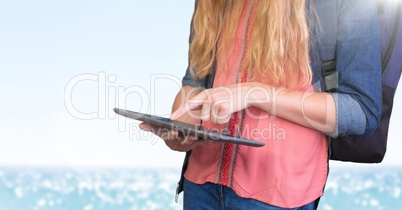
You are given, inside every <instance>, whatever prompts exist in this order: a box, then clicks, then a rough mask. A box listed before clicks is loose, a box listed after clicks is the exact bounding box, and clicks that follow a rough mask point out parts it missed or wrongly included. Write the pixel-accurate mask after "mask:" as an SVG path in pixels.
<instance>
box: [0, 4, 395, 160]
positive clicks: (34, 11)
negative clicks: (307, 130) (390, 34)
mask: <svg viewBox="0 0 402 210" xmlns="http://www.w3.org/2000/svg"><path fill="white" fill-rule="evenodd" d="M193 4H194V1H183V0H170V1H165V0H154V1H143V0H131V1H128V0H121V1H113V2H112V1H104V0H103V1H94V0H88V1H77V0H69V1H67V0H61V1H53V0H41V1H26V0H16V1H0V72H1V76H0V97H1V100H0V116H1V117H0V166H70V167H88V166H90V167H180V166H181V164H182V158H183V154H182V153H179V152H174V151H171V150H169V149H168V148H167V147H166V146H165V144H164V142H163V141H162V140H160V139H158V138H156V137H155V136H152V135H149V134H148V133H146V132H142V131H139V130H138V126H137V125H138V122H136V121H131V120H126V119H124V118H118V117H117V116H116V115H115V114H114V113H113V111H112V109H113V108H114V107H120V108H128V109H131V110H137V111H143V112H147V113H153V114H157V115H160V116H169V114H170V109H171V104H172V102H173V99H174V96H175V95H176V93H177V91H178V90H179V89H180V85H181V84H180V80H181V77H182V76H183V74H184V72H185V69H186V67H187V50H188V35H189V24H190V19H191V15H192V11H193ZM400 89H401V88H399V90H398V92H397V93H396V96H395V104H394V111H393V115H392V119H391V126H390V133H389V144H388V153H387V155H386V157H385V160H384V162H383V163H382V165H395V164H397V165H402V163H400V161H399V160H400V159H401V157H402V154H401V153H400V150H401V149H402V141H400V139H399V138H400V137H401V136H402V133H401V132H402V131H401V129H400V128H401V125H402V117H401V116H402V109H401V107H402V93H401V92H402V91H401V90H400ZM342 164H343V163H342ZM334 165H338V163H335V164H334Z"/></svg>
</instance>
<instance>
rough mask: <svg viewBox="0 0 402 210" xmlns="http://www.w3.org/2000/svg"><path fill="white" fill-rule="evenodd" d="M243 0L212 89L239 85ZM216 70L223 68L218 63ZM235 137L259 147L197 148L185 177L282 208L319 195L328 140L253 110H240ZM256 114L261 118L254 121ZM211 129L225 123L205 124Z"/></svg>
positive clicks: (245, 20)
mask: <svg viewBox="0 0 402 210" xmlns="http://www.w3.org/2000/svg"><path fill="white" fill-rule="evenodd" d="M253 10H254V4H253V1H250V0H247V1H246V4H245V7H244V9H243V12H242V16H241V19H240V21H239V26H238V29H237V33H236V39H235V40H236V41H235V46H234V49H233V51H232V53H231V55H230V57H229V59H228V60H227V61H226V65H227V67H228V68H227V69H228V70H227V71H225V72H218V71H217V73H216V75H215V81H214V87H219V86H225V85H231V84H234V83H238V82H240V80H241V79H240V78H241V76H240V75H239V74H240V73H239V72H240V65H241V60H242V58H243V57H244V53H246V49H245V48H246V42H247V27H248V24H249V23H250V22H251V21H249V19H250V18H252V17H253ZM217 65H218V66H217V69H220V68H219V67H220V66H222V65H224V63H222V62H221V61H220V60H219V59H218V63H217ZM238 116H239V117H238V122H237V126H238V127H239V129H238V133H237V134H238V135H240V136H242V137H244V138H248V139H253V140H257V141H261V142H264V143H265V146H264V147H249V146H243V145H234V144H232V145H230V147H229V145H228V144H213V145H205V146H197V147H195V148H194V149H193V151H192V154H191V156H190V160H189V165H188V168H187V170H186V173H185V177H186V178H187V179H188V180H190V181H192V182H194V183H197V184H203V183H206V182H211V183H216V184H223V185H226V186H228V187H230V188H232V189H233V190H234V191H235V192H236V194H237V195H239V196H241V197H244V198H252V199H256V200H259V201H262V202H265V203H268V204H270V205H274V206H279V207H283V208H295V207H300V206H303V205H305V204H307V203H310V202H312V201H313V200H315V199H317V198H318V197H320V196H321V195H322V194H323V188H324V184H325V182H326V178H327V170H328V165H327V141H326V137H325V135H324V134H323V133H321V132H319V131H316V130H313V129H309V128H306V127H303V126H300V125H298V124H295V123H292V122H289V121H287V120H284V119H281V118H278V117H275V118H271V117H270V116H267V114H266V113H265V112H264V111H263V110H261V109H259V108H255V107H250V108H248V109H246V110H243V111H241V112H239V115H238ZM255 116H265V117H263V118H262V119H256V117H255ZM204 126H205V127H207V128H214V129H228V127H230V126H229V125H228V124H214V123H211V122H210V121H208V122H204Z"/></svg>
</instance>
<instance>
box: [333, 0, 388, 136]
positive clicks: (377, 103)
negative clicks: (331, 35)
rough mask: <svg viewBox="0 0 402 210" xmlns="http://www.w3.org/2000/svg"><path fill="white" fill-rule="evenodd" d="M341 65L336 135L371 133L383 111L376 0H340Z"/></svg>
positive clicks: (339, 68)
mask: <svg viewBox="0 0 402 210" xmlns="http://www.w3.org/2000/svg"><path fill="white" fill-rule="evenodd" d="M339 2H340V6H339V15H338V34H337V48H336V56H337V69H338V79H339V85H338V88H337V90H336V92H335V93H332V96H333V97H334V99H335V103H336V108H337V122H338V127H337V133H336V135H369V134H371V133H372V132H374V131H375V129H376V128H377V126H378V123H379V120H380V115H381V106H382V99H381V54H380V38H379V25H378V16H377V6H376V0H339Z"/></svg>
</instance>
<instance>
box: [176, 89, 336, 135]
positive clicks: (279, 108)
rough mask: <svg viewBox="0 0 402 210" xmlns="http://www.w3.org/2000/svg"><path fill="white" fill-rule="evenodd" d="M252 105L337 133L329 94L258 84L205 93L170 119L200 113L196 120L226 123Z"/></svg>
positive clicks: (334, 113) (332, 104) (299, 122)
mask: <svg viewBox="0 0 402 210" xmlns="http://www.w3.org/2000/svg"><path fill="white" fill-rule="evenodd" d="M251 106H254V107H258V108H260V109H262V110H264V111H266V112H267V113H270V114H273V115H275V116H277V117H280V118H283V119H286V120H289V121H291V122H294V123H297V124H300V125H303V126H306V127H309V128H314V129H317V130H319V131H322V132H326V133H334V132H335V130H336V108H335V102H334V99H333V97H332V96H331V95H330V94H329V93H316V92H303V91H295V90H286V89H283V88H282V89H281V88H274V87H272V86H269V85H265V84H262V83H257V82H247V83H241V84H235V85H230V86H224V87H218V88H212V89H207V90H204V91H202V92H200V93H199V94H197V95H196V96H194V97H193V98H192V99H191V100H188V101H187V102H186V103H184V104H182V106H181V107H180V108H178V109H177V110H176V112H174V113H173V114H172V116H171V118H172V119H182V117H183V116H186V115H188V113H191V111H194V110H200V112H199V116H198V117H199V118H201V119H202V120H204V121H207V120H211V121H213V122H214V123H227V122H228V121H229V120H230V116H231V114H232V113H234V112H236V111H239V110H242V109H245V108H248V107H251ZM195 117H197V116H195Z"/></svg>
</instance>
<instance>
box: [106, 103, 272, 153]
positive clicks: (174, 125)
mask: <svg viewBox="0 0 402 210" xmlns="http://www.w3.org/2000/svg"><path fill="white" fill-rule="evenodd" d="M113 110H114V111H115V112H116V113H117V114H119V115H122V116H125V117H128V118H131V119H134V120H139V121H142V122H144V123H146V124H150V125H154V126H157V127H161V128H166V129H169V130H177V131H178V132H179V133H180V134H182V135H192V136H196V137H197V138H199V139H207V140H212V141H217V142H225V143H234V144H241V145H247V146H253V147H262V146H264V145H265V144H264V143H262V142H259V141H254V140H250V139H244V138H240V137H235V136H229V135H225V134H221V133H218V132H214V131H207V130H206V129H204V128H203V127H202V126H197V125H192V124H189V123H185V122H181V121H178V120H171V119H169V118H165V117H159V116H155V115H150V114H144V113H139V112H134V111H130V110H125V109H118V108H114V109H113Z"/></svg>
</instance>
